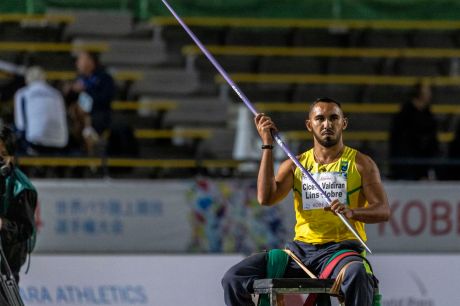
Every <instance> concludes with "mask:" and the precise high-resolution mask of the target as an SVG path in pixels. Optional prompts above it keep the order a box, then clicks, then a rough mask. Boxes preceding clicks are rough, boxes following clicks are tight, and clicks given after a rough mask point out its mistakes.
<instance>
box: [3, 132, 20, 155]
mask: <svg viewBox="0 0 460 306" xmlns="http://www.w3.org/2000/svg"><path fill="white" fill-rule="evenodd" d="M0 140H1V141H2V142H3V144H4V145H5V148H6V150H7V151H8V154H9V155H14V154H15V152H16V137H14V133H13V131H12V130H11V129H10V128H9V127H7V126H3V127H2V129H1V130H0Z"/></svg>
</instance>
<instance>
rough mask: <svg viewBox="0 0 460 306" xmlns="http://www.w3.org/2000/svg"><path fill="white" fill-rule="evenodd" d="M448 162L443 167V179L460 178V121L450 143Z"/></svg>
mask: <svg viewBox="0 0 460 306" xmlns="http://www.w3.org/2000/svg"><path fill="white" fill-rule="evenodd" d="M447 157H448V163H447V164H446V165H443V166H442V167H440V168H441V171H440V172H441V177H440V178H441V179H443V180H451V181H453V180H460V121H459V122H458V123H457V127H456V128H455V137H454V140H452V141H451V142H450V143H449V147H448V152H447Z"/></svg>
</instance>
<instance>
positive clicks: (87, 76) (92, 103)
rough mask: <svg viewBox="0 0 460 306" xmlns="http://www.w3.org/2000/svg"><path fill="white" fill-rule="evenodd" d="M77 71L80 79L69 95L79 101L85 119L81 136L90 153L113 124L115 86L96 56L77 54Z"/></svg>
mask: <svg viewBox="0 0 460 306" xmlns="http://www.w3.org/2000/svg"><path fill="white" fill-rule="evenodd" d="M76 68H77V73H78V76H77V79H76V80H75V81H74V82H73V83H72V84H71V86H70V90H68V92H67V96H68V97H69V96H70V97H74V99H76V100H77V101H78V104H77V105H78V109H79V111H80V112H81V113H83V117H84V119H83V120H84V128H83V130H82V136H83V138H84V140H85V142H86V146H87V150H88V151H89V152H91V147H92V146H93V145H94V143H96V142H97V141H98V139H99V137H100V136H101V135H102V134H103V133H104V132H105V131H107V130H109V128H110V125H111V123H112V106H111V103H112V100H113V98H114V96H115V83H114V81H113V78H112V76H110V74H108V73H107V72H106V70H105V69H104V68H103V67H102V66H101V65H100V63H99V58H98V55H97V54H95V53H91V52H87V51H82V52H80V53H78V56H77V61H76Z"/></svg>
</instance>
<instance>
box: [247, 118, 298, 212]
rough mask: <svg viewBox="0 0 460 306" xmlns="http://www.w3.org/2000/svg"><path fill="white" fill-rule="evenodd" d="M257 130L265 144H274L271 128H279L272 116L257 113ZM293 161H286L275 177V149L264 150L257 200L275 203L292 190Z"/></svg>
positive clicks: (263, 202)
mask: <svg viewBox="0 0 460 306" xmlns="http://www.w3.org/2000/svg"><path fill="white" fill-rule="evenodd" d="M254 121H255V124H256V127H257V131H258V132H259V135H260V137H261V138H262V142H263V144H265V145H273V138H272V135H271V130H273V131H277V128H276V126H275V124H274V123H273V121H272V120H271V119H270V117H267V116H265V115H264V114H257V116H256V117H255V119H254ZM292 171H293V162H292V161H291V160H286V161H284V162H283V163H282V164H281V165H280V167H279V169H278V173H277V175H276V177H275V175H274V170H273V150H271V149H265V150H262V159H261V161H260V168H259V175H258V177H257V200H258V201H259V203H260V204H261V205H267V206H270V205H273V204H276V203H277V202H279V201H281V200H282V199H283V198H284V197H285V196H286V195H287V194H288V193H289V191H290V190H291V188H292V184H293V174H292Z"/></svg>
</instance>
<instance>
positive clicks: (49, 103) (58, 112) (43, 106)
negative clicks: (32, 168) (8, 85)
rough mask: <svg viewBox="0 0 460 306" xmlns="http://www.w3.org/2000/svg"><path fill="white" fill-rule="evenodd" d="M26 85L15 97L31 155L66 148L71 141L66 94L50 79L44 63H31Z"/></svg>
mask: <svg viewBox="0 0 460 306" xmlns="http://www.w3.org/2000/svg"><path fill="white" fill-rule="evenodd" d="M25 79H26V84H27V85H26V86H25V87H23V88H21V89H19V90H18V91H17V92H16V95H15V99H14V100H15V101H14V122H15V125H16V129H17V130H18V131H19V132H20V134H21V135H22V138H23V139H22V141H23V143H25V151H26V153H27V154H30V155H38V154H56V153H59V152H62V150H63V149H64V148H65V147H66V145H67V142H68V137H69V135H68V128H67V117H66V108H65V103H64V98H63V97H62V94H61V93H60V92H59V91H58V90H56V89H55V88H53V87H52V86H50V85H49V84H48V83H47V82H46V75H45V72H44V71H43V70H42V69H41V68H40V67H36V66H34V67H30V68H29V69H27V71H26V75H25Z"/></svg>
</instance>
